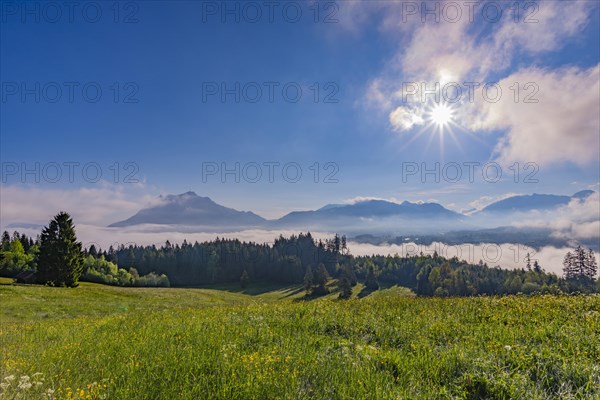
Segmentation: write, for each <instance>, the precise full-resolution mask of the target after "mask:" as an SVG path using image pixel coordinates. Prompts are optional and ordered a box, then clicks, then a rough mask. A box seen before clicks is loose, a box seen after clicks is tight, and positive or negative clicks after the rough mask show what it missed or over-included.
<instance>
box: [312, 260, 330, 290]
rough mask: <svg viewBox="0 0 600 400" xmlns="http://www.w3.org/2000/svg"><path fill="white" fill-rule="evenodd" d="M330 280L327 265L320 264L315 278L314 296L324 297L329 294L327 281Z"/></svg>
mask: <svg viewBox="0 0 600 400" xmlns="http://www.w3.org/2000/svg"><path fill="white" fill-rule="evenodd" d="M328 279H329V274H327V270H326V269H325V265H324V264H323V263H320V264H319V267H318V268H317V273H316V274H315V277H314V284H315V288H314V289H313V293H314V294H318V295H323V294H327V293H329V290H328V289H327V280H328Z"/></svg>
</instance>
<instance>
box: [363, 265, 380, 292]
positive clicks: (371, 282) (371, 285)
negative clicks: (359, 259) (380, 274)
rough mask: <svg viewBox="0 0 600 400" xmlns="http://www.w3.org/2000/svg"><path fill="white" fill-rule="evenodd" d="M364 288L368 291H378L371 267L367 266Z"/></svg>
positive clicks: (377, 284)
mask: <svg viewBox="0 0 600 400" xmlns="http://www.w3.org/2000/svg"><path fill="white" fill-rule="evenodd" d="M365 286H366V288H367V289H369V290H377V289H379V283H377V279H375V271H374V269H373V265H369V268H368V270H367V277H366V279H365Z"/></svg>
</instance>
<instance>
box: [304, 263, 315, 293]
mask: <svg viewBox="0 0 600 400" xmlns="http://www.w3.org/2000/svg"><path fill="white" fill-rule="evenodd" d="M313 281H314V277H313V272H312V267H311V266H310V265H309V266H308V267H306V274H304V290H306V292H307V293H309V292H310V291H311V290H312V287H313V284H314V282H313Z"/></svg>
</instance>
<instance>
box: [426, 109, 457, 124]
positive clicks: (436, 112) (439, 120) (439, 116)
mask: <svg viewBox="0 0 600 400" xmlns="http://www.w3.org/2000/svg"><path fill="white" fill-rule="evenodd" d="M428 114H429V120H430V121H431V122H432V123H433V124H435V125H437V127H438V128H443V127H445V126H446V125H448V124H450V123H451V122H452V120H453V110H452V108H450V106H448V105H447V104H435V105H434V106H432V107H431V110H430V111H429V113H428Z"/></svg>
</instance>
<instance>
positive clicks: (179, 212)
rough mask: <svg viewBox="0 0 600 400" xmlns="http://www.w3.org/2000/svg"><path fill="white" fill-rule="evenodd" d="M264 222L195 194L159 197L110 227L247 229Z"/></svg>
mask: <svg viewBox="0 0 600 400" xmlns="http://www.w3.org/2000/svg"><path fill="white" fill-rule="evenodd" d="M265 221H266V220H265V219H264V218H262V217H260V216H258V215H256V214H254V213H252V212H249V211H238V210H234V209H233V208H227V207H224V206H222V205H219V204H217V203H215V202H214V201H212V200H211V199H210V198H208V197H201V196H198V195H197V194H196V193H194V192H187V193H183V194H180V195H168V196H165V197H162V196H161V197H160V202H159V204H158V205H156V206H152V207H148V208H144V209H142V210H140V211H139V212H138V213H137V214H135V215H133V216H132V217H130V218H128V219H126V220H124V221H119V222H115V223H114V224H111V225H109V227H124V226H131V225H140V224H159V225H195V226H205V227H211V226H212V227H216V228H222V227H232V228H233V227H235V228H244V227H245V228H249V227H255V226H261V225H262V224H264V223H265Z"/></svg>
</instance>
